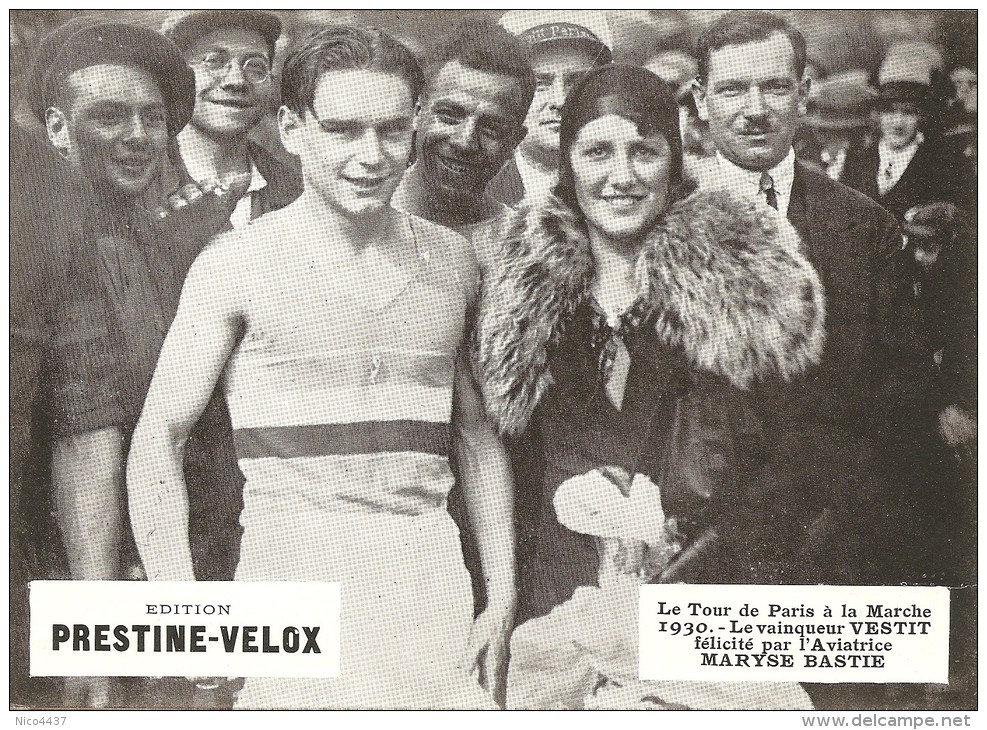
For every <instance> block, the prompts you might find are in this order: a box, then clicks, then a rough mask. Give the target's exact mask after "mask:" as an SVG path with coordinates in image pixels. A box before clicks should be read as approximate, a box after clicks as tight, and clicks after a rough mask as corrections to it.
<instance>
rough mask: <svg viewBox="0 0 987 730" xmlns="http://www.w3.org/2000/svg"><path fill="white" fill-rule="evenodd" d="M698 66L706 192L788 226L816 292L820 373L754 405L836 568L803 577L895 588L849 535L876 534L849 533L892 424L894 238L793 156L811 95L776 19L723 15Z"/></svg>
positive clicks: (883, 216) (769, 389) (876, 474)
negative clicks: (726, 193)
mask: <svg viewBox="0 0 987 730" xmlns="http://www.w3.org/2000/svg"><path fill="white" fill-rule="evenodd" d="M698 58H699V78H698V83H697V86H696V87H695V89H694V95H695V100H696V104H697V106H698V109H699V114H700V116H701V117H702V118H703V119H704V120H708V122H709V126H710V132H711V135H712V138H713V141H714V143H715V144H716V148H717V156H716V158H715V159H714V160H713V161H712V162H711V164H710V166H709V167H708V169H706V170H704V171H703V172H704V175H703V180H702V182H703V184H706V185H712V186H720V187H725V188H727V189H729V190H731V191H733V192H734V193H736V194H739V195H742V196H747V197H750V198H753V199H756V200H759V201H760V202H761V203H762V204H764V205H769V206H771V207H773V208H776V209H777V210H778V212H779V214H780V215H783V216H786V217H787V218H788V219H789V221H790V222H791V223H792V224H793V226H794V227H795V229H796V230H797V231H798V233H799V236H800V238H801V245H802V246H803V248H804V250H805V251H806V252H807V254H808V256H809V259H810V261H811V262H812V264H813V265H814V266H815V267H816V269H817V270H818V271H819V274H820V276H821V278H822V281H823V285H824V287H825V289H826V304H827V312H826V331H827V335H826V348H825V351H824V354H823V360H822V362H821V364H820V365H819V366H817V367H815V368H814V369H813V370H812V371H811V372H809V373H807V374H806V376H805V377H803V378H801V379H800V380H798V381H797V382H792V383H765V384H762V386H761V389H762V391H763V397H762V398H761V399H760V401H761V404H762V408H763V411H764V413H763V416H764V424H765V427H767V428H771V429H773V430H776V431H777V435H776V437H775V438H772V439H769V441H768V442H769V443H771V444H777V445H778V448H777V449H774V450H773V453H771V454H768V455H767V458H768V460H769V461H770V462H771V463H774V464H775V465H776V466H779V467H780V469H776V471H777V472H778V473H782V474H785V476H786V478H787V479H789V480H790V481H791V484H792V489H793V490H796V491H797V493H798V494H800V495H802V498H803V499H804V501H805V508H806V520H805V521H806V524H807V525H809V526H810V529H809V536H810V539H811V540H815V541H817V542H816V545H817V548H818V551H817V552H816V553H815V554H817V555H821V554H826V560H825V563H824V564H825V565H827V566H829V568H828V569H831V570H832V571H833V572H832V573H829V572H826V573H823V572H812V571H810V573H809V574H807V575H806V576H805V578H806V580H807V581H809V582H812V583H815V582H820V581H821V582H825V581H826V580H831V581H834V582H846V581H847V580H850V581H863V580H878V581H880V580H883V581H888V580H891V579H892V577H893V576H891V575H889V574H888V573H887V572H886V571H887V566H886V565H885V566H880V567H877V568H875V567H874V566H873V564H874V563H875V562H880V559H879V558H880V556H879V555H876V554H873V552H872V551H867V552H868V553H870V554H867V555H854V550H855V548H854V547H853V543H854V539H851V538H856V540H858V541H859V540H861V539H862V538H863V537H864V535H865V534H868V533H871V532H874V531H873V526H872V525H867V526H863V525H858V526H857V528H856V530H854V529H853V527H852V526H853V525H854V521H853V515H854V514H857V515H858V516H860V515H861V514H862V513H865V512H866V509H861V505H862V504H864V503H869V501H873V502H874V504H872V505H871V506H875V507H876V508H877V509H881V510H883V509H884V507H883V506H882V505H881V500H880V499H878V497H877V496H875V495H877V494H879V493H880V490H877V489H876V488H875V486H874V485H876V484H880V482H881V478H882V477H883V476H884V475H885V474H884V473H883V472H882V470H881V469H880V468H878V464H879V462H880V454H881V453H882V451H883V449H884V448H885V447H887V446H888V441H889V439H888V435H889V429H890V428H891V426H890V425H889V423H888V422H889V420H891V418H890V414H889V412H888V411H889V407H888V400H886V399H884V398H882V391H883V390H884V389H885V388H886V387H888V386H889V382H890V381H889V378H888V376H890V374H892V373H895V372H896V371H897V370H899V368H901V367H903V366H904V360H903V359H902V347H903V344H904V340H903V338H904V334H903V333H902V332H900V331H899V329H898V327H897V326H896V324H895V320H896V318H898V317H901V316H902V315H903V312H902V311H901V309H900V308H899V309H897V310H896V309H895V308H896V307H899V306H900V305H901V303H902V302H903V301H904V300H905V296H904V292H902V291H898V290H896V282H899V281H901V278H900V277H899V276H898V275H897V274H898V272H899V271H900V269H901V268H902V266H903V265H904V263H905V262H904V259H903V257H902V256H901V252H900V249H901V234H900V232H899V230H898V228H897V226H896V225H895V222H894V220H893V219H892V218H891V217H890V216H889V215H888V214H887V212H886V211H884V210H883V209H882V208H881V207H880V206H878V205H877V204H876V203H874V202H872V201H870V200H869V199H867V198H866V197H865V196H863V195H861V194H859V193H857V192H856V191H853V190H850V189H849V188H847V187H845V186H843V185H841V184H840V183H837V182H835V181H832V180H830V179H829V178H828V177H826V176H825V175H824V174H822V173H820V172H818V171H815V170H812V169H810V168H809V167H807V166H804V165H802V164H801V163H799V162H798V161H797V160H796V159H795V153H794V151H793V149H792V141H793V139H794V137H795V132H796V130H797V129H798V125H799V122H800V119H801V117H802V116H803V115H804V114H805V112H806V101H807V97H808V90H809V81H808V79H807V78H806V76H805V73H804V72H805V58H806V54H805V40H804V38H803V37H802V35H801V33H799V32H798V31H797V30H795V29H794V28H792V27H791V26H789V25H788V24H787V23H786V22H785V21H784V20H783V19H782V18H780V17H779V16H777V15H774V14H772V13H766V12H759V11H736V12H731V13H727V14H726V15H724V16H722V17H720V18H719V19H718V20H716V21H715V22H714V23H713V24H712V25H710V26H709V27H708V28H706V29H705V31H704V32H703V34H702V35H701V37H700V40H699V53H698ZM831 530H835V531H837V532H845V533H846V535H843V536H841V538H840V539H837V538H836V534H837V532H833V533H832V534H830V531H831ZM820 545H821V546H822V547H819V546H820ZM857 547H859V545H858V546H857ZM871 547H874V546H871ZM878 547H880V545H878ZM827 553H828V554H827ZM808 557H811V556H808ZM813 570H814V571H819V570H821V568H820V567H819V566H816V567H815V568H814V569H813ZM875 570H876V572H875Z"/></svg>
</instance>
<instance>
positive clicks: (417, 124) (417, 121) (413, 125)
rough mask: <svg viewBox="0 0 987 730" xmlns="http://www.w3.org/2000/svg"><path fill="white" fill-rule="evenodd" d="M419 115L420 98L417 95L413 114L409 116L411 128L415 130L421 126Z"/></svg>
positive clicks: (420, 108)
mask: <svg viewBox="0 0 987 730" xmlns="http://www.w3.org/2000/svg"><path fill="white" fill-rule="evenodd" d="M421 116H422V98H421V97H420V96H419V97H418V101H416V102H415V116H413V117H412V118H411V130H412V131H413V132H417V131H418V129H419V127H420V126H421Z"/></svg>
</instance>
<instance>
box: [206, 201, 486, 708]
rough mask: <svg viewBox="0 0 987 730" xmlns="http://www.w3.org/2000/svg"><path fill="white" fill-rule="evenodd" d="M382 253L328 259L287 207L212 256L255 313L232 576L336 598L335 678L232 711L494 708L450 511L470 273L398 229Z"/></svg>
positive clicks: (433, 241) (239, 360) (243, 352)
mask: <svg viewBox="0 0 987 730" xmlns="http://www.w3.org/2000/svg"><path fill="white" fill-rule="evenodd" d="M378 243H379V245H373V246H371V247H370V248H369V249H368V250H367V251H365V252H364V255H363V261H362V263H360V264H357V263H354V262H353V261H352V260H350V259H349V258H347V257H339V256H333V255H327V253H326V252H327V251H331V250H333V249H332V247H333V242H332V241H327V240H326V232H325V229H324V228H322V227H321V226H320V225H319V223H318V221H314V220H308V219H305V218H302V217H298V216H297V215H295V216H294V217H292V212H291V210H290V209H288V210H286V211H282V212H278V213H274V214H272V215H270V216H266V217H265V218H263V219H261V220H259V221H258V222H256V223H254V224H251V225H250V226H248V227H247V228H246V229H244V230H243V232H242V233H241V234H236V235H233V236H230V237H229V238H227V239H225V240H224V241H223V242H220V243H219V244H218V245H219V246H226V247H229V248H228V251H230V252H231V255H232V256H234V257H235V258H236V259H238V260H241V261H243V262H244V263H243V265H242V266H241V267H240V269H239V273H238V278H237V280H236V282H235V283H233V284H232V285H231V286H234V287H238V288H239V289H240V290H241V292H242V293H244V294H246V295H247V296H246V299H247V300H248V301H249V303H248V304H247V316H246V318H245V319H246V322H247V326H246V330H245V332H244V336H243V339H242V341H241V344H240V345H239V346H238V348H237V350H236V351H235V352H234V354H233V355H232V357H231V359H230V361H229V363H228V366H227V369H226V375H225V389H226V394H227V401H228V405H229V408H230V415H231V418H232V422H233V428H234V439H235V441H236V447H237V456H238V459H239V464H240V468H241V470H242V471H243V473H244V475H245V477H246V479H247V482H246V486H245V487H244V512H243V515H242V517H241V524H242V525H243V527H244V538H243V543H242V546H241V555H240V563H239V566H238V568H237V580H265V581H276V580H313V581H315V580H318V581H339V582H341V584H342V631H341V641H342V644H341V646H342V663H341V670H342V673H341V676H340V678H338V679H333V680H315V679H310V680H309V679H306V680H296V679H247V680H246V683H245V686H244V689H243V690H242V691H241V693H240V695H239V698H238V700H237V706H238V707H255V708H316V707H324V708H381V709H386V708H411V709H414V708H419V709H431V708H435V709H439V708H483V707H487V708H492V707H493V706H494V705H493V702H492V700H491V699H490V698H489V696H487V695H486V694H485V693H484V691H483V690H482V689H481V688H480V687H479V685H478V684H477V683H476V682H475V680H472V679H471V678H469V677H468V676H467V675H466V674H465V673H464V672H463V671H461V670H460V669H458V667H457V665H458V663H459V662H460V660H461V659H462V656H463V653H464V650H465V647H466V644H467V640H468V637H469V631H470V628H471V625H472V619H473V599H472V591H471V586H470V577H469V574H468V573H467V571H466V569H465V567H464V565H463V557H462V549H461V547H460V541H459V533H458V530H457V528H456V526H455V524H454V522H453V521H452V519H451V517H450V516H449V514H448V512H447V510H446V508H445V504H446V497H447V495H448V493H449V491H450V489H452V487H453V484H454V477H453V473H452V470H451V468H450V465H449V452H450V446H451V430H450V422H451V418H452V398H453V381H454V372H455V367H456V358H457V353H458V352H459V349H460V347H461V346H462V345H463V344H464V342H465V329H466V325H467V322H466V311H467V306H468V303H469V302H470V301H471V300H472V299H473V297H474V295H475V287H476V278H477V273H476V265H475V261H474V259H473V256H472V253H471V251H470V249H469V245H468V244H467V242H466V241H465V240H464V239H461V238H459V237H458V236H455V235H454V234H452V233H451V232H449V231H447V230H445V229H442V228H439V227H438V226H435V225H433V224H430V223H427V222H425V221H421V220H419V219H413V218H410V217H408V218H405V217H404V216H401V217H399V218H397V224H396V226H395V234H394V237H393V240H390V241H382V242H378ZM234 251H235V253H233V252H234Z"/></svg>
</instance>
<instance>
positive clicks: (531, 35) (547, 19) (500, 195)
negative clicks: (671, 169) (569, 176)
mask: <svg viewBox="0 0 987 730" xmlns="http://www.w3.org/2000/svg"><path fill="white" fill-rule="evenodd" d="M500 24H501V25H502V26H504V28H506V29H507V30H508V31H510V32H511V33H513V34H514V35H516V36H518V37H519V38H520V39H521V40H522V41H524V43H525V44H526V45H527V46H528V48H529V49H530V51H529V54H530V55H529V59H530V61H531V68H532V70H533V71H534V72H535V97H534V99H533V100H532V102H531V107H530V108H529V109H528V116H527V119H526V120H525V127H527V130H528V134H527V136H526V137H525V138H524V140H523V141H522V142H521V144H520V145H518V148H517V151H516V152H515V153H514V157H513V159H511V160H508V162H507V164H506V165H504V168H503V169H502V170H501V171H500V173H499V174H498V175H497V176H496V177H495V178H494V179H493V180H492V181H491V183H490V185H489V186H488V187H487V195H489V196H490V197H491V198H493V199H494V200H499V201H500V202H501V203H503V204H504V205H508V206H515V205H517V204H519V203H520V202H521V201H522V200H524V201H526V202H528V203H537V202H538V201H539V200H541V199H542V198H544V197H545V196H546V195H547V194H548V193H549V191H551V189H552V186H553V185H554V184H555V175H556V170H557V168H558V162H559V161H558V156H559V118H560V117H559V113H560V111H561V109H562V104H563V103H565V99H566V96H568V94H569V92H570V91H572V89H573V88H575V86H576V84H578V83H579V82H580V81H581V80H582V78H583V76H585V75H586V73H587V72H588V71H589V70H590V69H592V68H593V67H594V66H597V65H599V64H604V63H610V61H611V60H612V54H611V51H610V48H611V47H612V45H613V44H612V42H611V40H610V28H609V26H608V25H607V19H606V15H605V14H604V13H603V12H601V11H595V10H510V11H508V12H507V13H505V14H504V16H503V17H502V18H501V19H500Z"/></svg>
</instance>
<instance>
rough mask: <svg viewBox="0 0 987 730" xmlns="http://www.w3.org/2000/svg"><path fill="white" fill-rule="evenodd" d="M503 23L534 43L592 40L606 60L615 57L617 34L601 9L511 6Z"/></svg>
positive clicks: (520, 36) (607, 61)
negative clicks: (614, 45) (530, 8)
mask: <svg viewBox="0 0 987 730" xmlns="http://www.w3.org/2000/svg"><path fill="white" fill-rule="evenodd" d="M499 22H500V24H501V26H503V27H504V28H505V29H506V30H507V31H509V32H510V33H512V34H514V35H516V36H518V37H519V38H520V39H521V40H523V41H525V42H527V43H528V44H529V45H530V46H532V47H536V46H538V45H540V44H542V43H556V42H571V43H582V44H592V45H593V46H594V47H595V49H596V51H597V54H598V55H597V58H598V60H599V61H600V62H602V63H609V62H610V61H611V60H612V59H613V52H612V48H613V36H612V35H611V33H610V24H609V23H608V22H607V16H606V13H605V12H604V11H600V10H508V11H507V12H506V13H504V15H503V16H501V18H500V21H499Z"/></svg>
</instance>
